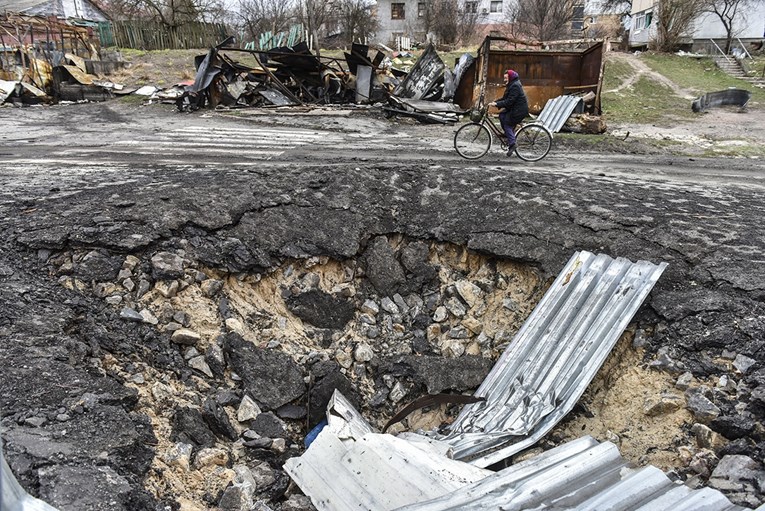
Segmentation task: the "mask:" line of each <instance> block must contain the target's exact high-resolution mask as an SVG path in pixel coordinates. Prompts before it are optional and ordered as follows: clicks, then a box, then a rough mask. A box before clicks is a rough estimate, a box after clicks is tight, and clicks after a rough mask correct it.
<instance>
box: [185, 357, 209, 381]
mask: <svg viewBox="0 0 765 511" xmlns="http://www.w3.org/2000/svg"><path fill="white" fill-rule="evenodd" d="M188 364H189V367H191V368H192V369H196V370H197V371H199V372H200V373H202V374H204V375H205V376H207V377H208V378H213V377H214V376H213V372H212V371H211V370H210V366H209V365H207V362H206V361H205V357H204V356H203V355H199V356H198V357H193V358H191V359H189V362H188Z"/></svg>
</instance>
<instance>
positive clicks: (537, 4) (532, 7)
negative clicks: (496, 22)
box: [508, 0, 577, 41]
mask: <svg viewBox="0 0 765 511" xmlns="http://www.w3.org/2000/svg"><path fill="white" fill-rule="evenodd" d="M576 3H577V2H575V1H574V0H518V1H517V2H515V3H514V4H513V5H512V6H511V7H510V9H509V11H508V15H509V17H510V20H511V21H512V22H513V29H514V32H515V33H517V34H519V35H523V36H526V37H531V38H534V39H536V40H538V41H553V40H555V39H561V38H563V37H565V36H567V35H568V34H569V33H570V30H571V19H572V18H573V16H574V5H575V4H576Z"/></svg>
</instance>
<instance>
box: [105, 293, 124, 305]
mask: <svg viewBox="0 0 765 511" xmlns="http://www.w3.org/2000/svg"><path fill="white" fill-rule="evenodd" d="M106 303H108V304H109V305H114V306H116V305H119V304H121V303H122V297H121V296H120V295H114V296H109V297H107V298H106Z"/></svg>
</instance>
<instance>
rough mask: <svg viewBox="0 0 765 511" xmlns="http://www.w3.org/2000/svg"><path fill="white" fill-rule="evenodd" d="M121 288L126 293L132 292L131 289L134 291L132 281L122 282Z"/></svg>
mask: <svg viewBox="0 0 765 511" xmlns="http://www.w3.org/2000/svg"><path fill="white" fill-rule="evenodd" d="M122 287H124V288H125V289H127V290H128V291H132V290H133V289H135V282H133V279H125V280H123V281H122Z"/></svg>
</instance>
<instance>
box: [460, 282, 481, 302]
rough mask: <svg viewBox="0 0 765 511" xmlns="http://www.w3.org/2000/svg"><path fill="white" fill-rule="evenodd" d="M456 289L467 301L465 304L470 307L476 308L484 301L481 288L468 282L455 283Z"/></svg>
mask: <svg viewBox="0 0 765 511" xmlns="http://www.w3.org/2000/svg"><path fill="white" fill-rule="evenodd" d="M454 287H455V288H456V289H457V292H458V293H459V295H460V296H461V297H462V299H463V300H465V303H466V304H468V307H471V308H472V307H475V306H476V305H477V304H478V303H480V302H481V301H482V300H483V291H482V290H481V288H480V287H478V286H476V285H475V284H473V283H472V282H470V281H468V280H459V281H457V282H455V283H454Z"/></svg>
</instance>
